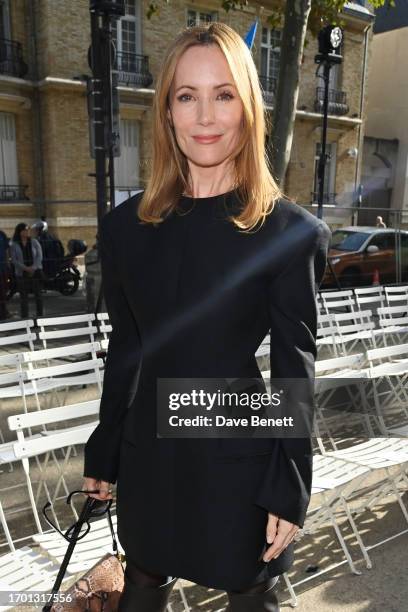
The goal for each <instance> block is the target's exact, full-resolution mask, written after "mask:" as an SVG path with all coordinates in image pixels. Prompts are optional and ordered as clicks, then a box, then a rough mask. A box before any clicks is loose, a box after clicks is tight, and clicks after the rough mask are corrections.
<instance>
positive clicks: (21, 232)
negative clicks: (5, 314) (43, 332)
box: [10, 223, 43, 319]
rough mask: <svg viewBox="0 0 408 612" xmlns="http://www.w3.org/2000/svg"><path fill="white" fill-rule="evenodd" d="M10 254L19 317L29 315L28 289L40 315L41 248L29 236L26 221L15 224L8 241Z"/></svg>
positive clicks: (39, 315)
mask: <svg viewBox="0 0 408 612" xmlns="http://www.w3.org/2000/svg"><path fill="white" fill-rule="evenodd" d="M10 255H11V260H12V262H13V264H14V270H15V274H16V281H17V287H18V291H19V293H20V308H21V318H22V319H26V318H28V316H29V313H28V295H29V293H30V291H32V292H33V293H34V297H35V305H36V309H37V317H42V315H43V303H42V296H41V281H42V278H43V275H42V274H43V273H42V250H41V245H40V243H39V242H38V240H37V239H36V238H31V237H30V228H29V226H28V225H27V224H26V223H18V224H17V225H16V228H15V230H14V235H13V239H12V241H11V243H10Z"/></svg>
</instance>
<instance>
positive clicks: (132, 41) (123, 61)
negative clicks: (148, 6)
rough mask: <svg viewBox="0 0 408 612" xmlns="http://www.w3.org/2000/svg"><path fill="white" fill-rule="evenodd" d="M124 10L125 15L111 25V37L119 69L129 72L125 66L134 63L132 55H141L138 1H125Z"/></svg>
mask: <svg viewBox="0 0 408 612" xmlns="http://www.w3.org/2000/svg"><path fill="white" fill-rule="evenodd" d="M125 10H126V14H125V15H124V16H123V17H121V18H120V19H118V20H117V21H114V22H113V24H112V37H113V41H114V43H115V47H116V50H117V52H118V54H119V58H118V59H119V69H121V70H129V71H130V69H129V68H127V67H126V65H127V64H132V63H134V55H135V54H136V53H137V54H140V53H141V32H140V4H139V0H126V2H125Z"/></svg>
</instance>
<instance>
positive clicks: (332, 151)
mask: <svg viewBox="0 0 408 612" xmlns="http://www.w3.org/2000/svg"><path fill="white" fill-rule="evenodd" d="M336 148H337V143H336V142H327V143H326V155H327V161H326V166H325V176H324V188H323V195H324V197H323V203H324V204H334V200H335V195H336V194H335V184H336ZM321 150H322V146H321V143H320V142H317V143H316V153H315V171H314V185H313V194H314V201H316V200H317V197H318V191H319V182H318V176H317V172H318V167H319V158H320V153H321Z"/></svg>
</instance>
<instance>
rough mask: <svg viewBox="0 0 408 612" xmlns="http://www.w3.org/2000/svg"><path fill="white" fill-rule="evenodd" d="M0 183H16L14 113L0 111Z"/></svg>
mask: <svg viewBox="0 0 408 612" xmlns="http://www.w3.org/2000/svg"><path fill="white" fill-rule="evenodd" d="M0 156H1V157H0V184H1V185H18V172H17V146H16V126H15V119H14V115H13V114H11V113H1V112H0Z"/></svg>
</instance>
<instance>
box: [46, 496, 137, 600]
mask: <svg viewBox="0 0 408 612" xmlns="http://www.w3.org/2000/svg"><path fill="white" fill-rule="evenodd" d="M76 493H84V491H72V492H71V493H70V494H69V495H68V498H67V503H70V500H71V497H72V495H74V494H76ZM85 493H99V490H95V491H86V492H85ZM49 505H50V502H47V503H46V504H45V506H44V508H43V514H44V516H45V518H46V520H47V521H48V523H49V524H50V525H52V526H53V527H54V529H56V530H57V531H58V532H59V533H60V534H61V535H62V536H63V537H64V538H65V539H66V540H68V542H69V545H68V548H67V551H66V553H65V556H64V559H63V561H62V563H61V567H60V569H59V572H58V575H57V578H56V580H55V583H54V586H53V588H52V590H51V594H52V596H53V597H52V598H51V601H49V602H48V603H47V604H46V605H45V606H43V608H42V612H65V611H68V610H69V611H70V612H80V611H83V610H85V611H87V610H89V611H92V612H114V611H116V610H117V609H118V604H119V599H120V596H121V594H122V591H123V587H124V567H123V565H122V561H124V560H125V556H124V555H122V554H121V553H120V552H119V551H118V545H117V542H116V537H115V532H114V529H113V524H112V517H111V514H110V507H111V505H112V499H108V500H106V501H102V500H98V499H96V498H94V497H89V496H87V499H86V501H85V503H84V505H83V508H82V511H81V514H80V516H79V519H78V521H77V522H76V523H74V525H72V526H71V527H70V528H69V529H68V530H67V531H66V532H65V533H62V532H61V531H60V530H59V529H58V528H57V527H56V526H55V525H54V523H52V521H51V520H50V519H49V517H48V516H47V514H46V508H47V507H48V506H49ZM105 513H106V514H107V518H108V522H109V527H110V530H111V534H112V542H113V550H114V552H113V554H112V553H106V554H105V555H104V556H103V557H102V558H101V559H100V560H99V561H98V562H97V563H96V564H95V565H94V566H93V567H92V568H90V569H89V570H88V571H87V572H86V573H85V574H84V575H83V576H81V578H79V579H78V580H76V581H75V583H74V584H73V585H72V586H71V587H70V588H69V589H68V590H67V591H64V592H63V593H58V592H59V587H60V585H61V582H62V579H63V577H64V575H65V572H66V569H67V567H68V564H69V560H70V558H71V555H72V553H73V551H74V547H75V544H76V543H77V541H78V540H81V539H82V538H83V537H85V536H86V535H87V533H88V532H89V530H90V528H91V523H90V519H91V518H95V517H98V516H101V515H103V514H105ZM84 524H86V525H87V528H86V530H85V532H84V533H82V534H81V531H82V527H83V526H84ZM80 534H81V535H80Z"/></svg>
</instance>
